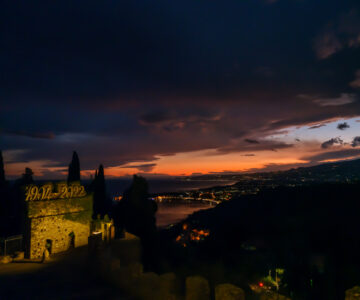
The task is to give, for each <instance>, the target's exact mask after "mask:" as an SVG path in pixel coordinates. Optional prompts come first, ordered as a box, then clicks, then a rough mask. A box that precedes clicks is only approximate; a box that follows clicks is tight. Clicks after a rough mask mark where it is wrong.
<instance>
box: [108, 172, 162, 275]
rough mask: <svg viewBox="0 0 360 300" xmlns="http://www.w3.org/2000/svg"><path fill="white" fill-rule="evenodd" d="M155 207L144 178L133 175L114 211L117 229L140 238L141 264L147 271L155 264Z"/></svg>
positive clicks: (153, 267) (154, 266)
mask: <svg viewBox="0 0 360 300" xmlns="http://www.w3.org/2000/svg"><path fill="white" fill-rule="evenodd" d="M156 211H157V205H156V202H155V201H152V200H150V199H149V187H148V183H147V181H146V179H145V178H143V177H141V176H137V175H134V177H133V181H132V184H131V186H130V187H129V188H128V189H127V190H126V191H125V192H124V195H123V199H122V200H121V201H120V202H119V203H118V205H117V206H116V207H115V210H114V221H115V225H116V227H117V228H125V229H126V230H127V231H128V232H130V233H133V234H135V235H137V236H138V237H140V239H141V242H142V245H143V250H144V251H143V252H144V253H143V263H144V266H145V268H147V269H155V268H156V263H157V230H156V218H155V214H156Z"/></svg>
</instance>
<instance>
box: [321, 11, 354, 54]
mask: <svg viewBox="0 0 360 300" xmlns="http://www.w3.org/2000/svg"><path fill="white" fill-rule="evenodd" d="M359 20H360V14H359V11H358V10H357V9H351V10H349V11H347V12H343V13H341V14H340V16H339V17H338V18H337V20H336V21H335V22H331V23H328V24H327V25H326V27H325V28H324V29H323V32H322V33H321V34H319V35H318V36H317V38H316V39H315V43H314V47H315V51H316V54H317V57H318V58H319V59H327V58H330V57H331V56H333V55H334V54H336V53H338V52H339V51H341V50H343V49H346V48H356V47H358V46H359V45H360V21H359Z"/></svg>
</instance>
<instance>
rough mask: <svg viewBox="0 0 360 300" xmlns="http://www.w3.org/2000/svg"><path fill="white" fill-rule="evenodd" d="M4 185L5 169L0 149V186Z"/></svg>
mask: <svg viewBox="0 0 360 300" xmlns="http://www.w3.org/2000/svg"><path fill="white" fill-rule="evenodd" d="M4 185H5V170H4V161H3V156H2V151H1V150H0V186H4Z"/></svg>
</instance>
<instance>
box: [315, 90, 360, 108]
mask: <svg viewBox="0 0 360 300" xmlns="http://www.w3.org/2000/svg"><path fill="white" fill-rule="evenodd" d="M313 101H314V102H315V103H316V104H318V105H320V106H341V105H346V104H350V103H353V102H355V101H356V95H355V94H347V93H342V94H341V95H340V96H339V97H336V98H318V99H314V100H313Z"/></svg>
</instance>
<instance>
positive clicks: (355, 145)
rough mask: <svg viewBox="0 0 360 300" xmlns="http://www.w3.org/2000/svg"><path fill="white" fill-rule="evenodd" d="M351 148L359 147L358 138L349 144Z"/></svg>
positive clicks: (359, 138)
mask: <svg viewBox="0 0 360 300" xmlns="http://www.w3.org/2000/svg"><path fill="white" fill-rule="evenodd" d="M351 146H353V147H358V146H360V136H356V137H354V139H353V140H352V142H351Z"/></svg>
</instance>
